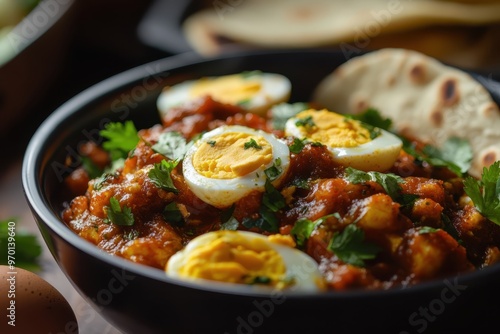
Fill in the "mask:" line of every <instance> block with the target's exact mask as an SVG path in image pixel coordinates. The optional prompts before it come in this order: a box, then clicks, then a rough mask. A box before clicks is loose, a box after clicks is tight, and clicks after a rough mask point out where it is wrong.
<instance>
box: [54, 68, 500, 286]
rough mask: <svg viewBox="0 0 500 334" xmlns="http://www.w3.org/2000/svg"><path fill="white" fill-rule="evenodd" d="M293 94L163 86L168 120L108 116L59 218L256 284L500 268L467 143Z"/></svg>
mask: <svg viewBox="0 0 500 334" xmlns="http://www.w3.org/2000/svg"><path fill="white" fill-rule="evenodd" d="M290 92H291V84H290V81H289V80H288V79H287V78H285V77H283V76H281V75H278V74H271V73H262V72H258V71H250V72H245V73H240V74H233V75H229V76H222V77H208V78H201V79H199V80H191V81H186V82H182V83H179V84H177V85H173V86H171V87H167V88H165V89H164V90H163V92H162V94H161V96H160V97H159V99H158V109H159V115H160V124H156V125H153V124H152V126H151V127H150V128H145V129H139V130H137V129H136V128H135V126H134V124H133V123H132V122H131V121H126V122H123V123H109V124H108V125H107V126H106V127H105V128H104V129H103V130H102V131H101V135H102V137H103V143H102V145H97V143H94V142H88V143H85V144H84V145H82V146H81V147H80V149H79V152H80V155H81V162H82V163H81V166H80V167H78V168H76V169H75V170H74V171H73V172H72V173H71V174H69V175H68V177H67V178H66V180H65V189H66V193H67V198H66V200H65V201H64V209H63V210H62V219H63V220H64V222H65V223H66V224H67V225H68V226H69V227H70V228H71V229H72V230H73V231H74V232H75V233H77V234H78V235H79V236H81V237H82V238H84V239H85V240H87V241H89V242H90V243H93V244H95V245H96V246H97V247H99V248H101V249H102V250H103V251H105V252H108V253H110V254H112V255H114V256H119V257H122V258H125V259H127V260H129V261H132V262H135V263H138V264H142V265H146V266H150V267H154V268H158V269H159V270H162V271H164V273H165V275H166V276H168V277H169V278H171V279H172V280H181V281H189V282H193V283H200V284H205V285H206V284H215V285H220V284H222V285H224V286H238V287H240V288H241V287H245V288H249V289H257V290H262V289H264V290H266V289H284V290H293V291H311V292H318V291H328V290H349V289H390V288H393V287H405V286H410V285H414V284H418V283H420V282H424V281H429V280H433V279H439V278H443V277H448V276H450V275H457V274H462V273H467V272H470V271H473V270H475V269H476V268H482V267H485V266H489V265H492V264H494V263H496V262H498V261H499V259H500V250H499V246H500V226H499V224H500V222H496V221H495V218H494V215H491V214H490V213H488V211H487V210H484V209H483V208H482V207H481V206H478V205H477V203H483V204H484V201H483V202H481V200H482V199H481V198H480V196H481V189H483V188H484V187H486V186H487V185H486V183H481V182H482V181H481V180H477V179H474V178H472V177H470V176H469V175H467V168H468V166H470V160H471V157H470V154H469V153H468V152H469V148H468V143H467V142H466V141H464V140H462V139H461V138H450V139H449V142H448V144H447V145H445V146H444V147H439V148H437V147H432V146H431V145H428V144H426V143H422V142H419V141H417V140H415V138H409V137H404V136H402V135H401V134H397V133H394V132H393V130H392V128H391V120H390V119H384V118H383V117H382V116H380V114H378V113H377V111H376V110H374V109H370V108H367V110H366V111H365V112H364V113H361V114H359V115H357V116H347V115H343V114H341V113H338V112H336V111H335V110H328V109H326V108H324V107H322V106H320V105H314V104H312V103H306V102H304V103H302V102H297V103H291V102H289V101H288V98H289V96H290ZM68 163H72V161H71V160H70V159H69V158H68ZM497 169H498V170H499V171H500V163H498V162H496V163H494V164H492V165H491V167H490V169H485V171H484V173H485V174H484V177H485V178H486V177H490V176H491V175H495V173H496V171H497ZM497 174H498V173H497ZM497 184H498V183H497ZM478 196H479V197H478Z"/></svg>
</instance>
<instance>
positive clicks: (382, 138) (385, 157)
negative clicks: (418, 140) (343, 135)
mask: <svg viewBox="0 0 500 334" xmlns="http://www.w3.org/2000/svg"><path fill="white" fill-rule="evenodd" d="M297 121H298V119H297V118H295V117H292V118H290V119H288V121H287V122H286V124H285V134H286V135H287V136H293V137H297V138H299V139H310V138H307V136H306V137H305V138H304V135H303V132H302V131H301V129H300V128H299V127H298V126H297V125H296V122H297ZM379 130H380V134H379V135H378V136H377V137H376V138H374V139H372V140H370V141H369V142H367V143H364V144H361V145H358V146H355V147H331V146H328V150H329V151H330V152H331V153H332V159H333V160H334V161H336V162H337V163H339V164H340V165H343V166H346V167H352V168H356V169H359V170H363V171H366V172H369V171H376V172H384V171H387V170H388V169H389V168H391V167H392V166H393V164H394V162H395V161H396V159H397V158H398V156H399V154H400V151H401V147H402V141H401V139H399V138H398V137H397V136H396V135H394V134H392V133H390V132H388V131H385V130H383V129H379Z"/></svg>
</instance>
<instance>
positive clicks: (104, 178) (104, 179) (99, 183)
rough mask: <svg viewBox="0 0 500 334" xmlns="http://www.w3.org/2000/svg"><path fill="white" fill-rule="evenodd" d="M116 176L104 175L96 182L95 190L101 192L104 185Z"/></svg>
mask: <svg viewBox="0 0 500 334" xmlns="http://www.w3.org/2000/svg"><path fill="white" fill-rule="evenodd" d="M114 177H115V176H114V174H109V173H104V174H102V175H101V176H99V177H98V178H96V179H95V181H94V190H96V191H99V190H101V189H102V187H103V186H104V184H105V183H106V182H108V181H109V180H110V179H112V178H114Z"/></svg>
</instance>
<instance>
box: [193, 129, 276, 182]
mask: <svg viewBox="0 0 500 334" xmlns="http://www.w3.org/2000/svg"><path fill="white" fill-rule="evenodd" d="M272 159H273V148H272V146H271V144H269V142H268V141H267V140H266V139H265V138H264V137H262V136H255V135H251V134H248V133H242V132H226V133H222V134H220V135H217V136H214V137H212V138H210V140H208V141H206V142H203V143H201V144H200V146H199V148H198V150H197V151H196V153H195V154H194V155H193V166H194V168H195V169H196V171H197V172H198V173H200V174H201V175H203V176H206V177H209V178H214V179H234V178H236V177H240V176H244V175H247V174H249V173H251V172H253V171H255V170H257V169H258V168H260V167H261V166H265V165H267V164H269V163H270V162H271V161H272Z"/></svg>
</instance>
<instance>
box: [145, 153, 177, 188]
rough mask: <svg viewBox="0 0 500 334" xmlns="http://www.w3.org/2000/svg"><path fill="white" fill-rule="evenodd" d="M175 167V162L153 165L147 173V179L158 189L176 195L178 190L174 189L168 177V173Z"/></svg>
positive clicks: (165, 161) (162, 162)
mask: <svg viewBox="0 0 500 334" xmlns="http://www.w3.org/2000/svg"><path fill="white" fill-rule="evenodd" d="M175 166H177V161H167V160H162V161H161V162H160V163H157V164H155V165H154V168H153V169H151V170H150V171H149V173H148V176H149V179H150V180H151V181H152V182H153V183H154V184H155V186H157V187H158V188H160V189H163V190H165V191H170V192H172V193H174V194H178V193H179V190H178V189H177V188H176V187H175V185H174V183H173V182H172V178H171V177H170V173H171V172H172V170H173V169H174V168H175Z"/></svg>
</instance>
